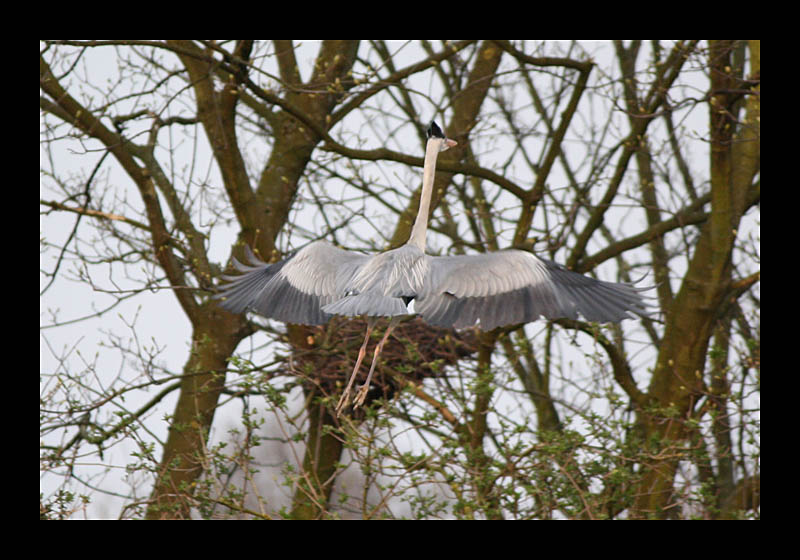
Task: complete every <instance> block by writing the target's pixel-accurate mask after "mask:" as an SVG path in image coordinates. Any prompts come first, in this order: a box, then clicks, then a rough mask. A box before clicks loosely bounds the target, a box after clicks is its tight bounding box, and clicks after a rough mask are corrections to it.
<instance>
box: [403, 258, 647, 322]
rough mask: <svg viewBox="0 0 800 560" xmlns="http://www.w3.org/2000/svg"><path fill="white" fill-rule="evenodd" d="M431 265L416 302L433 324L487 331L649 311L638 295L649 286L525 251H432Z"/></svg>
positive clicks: (605, 319)
mask: <svg viewBox="0 0 800 560" xmlns="http://www.w3.org/2000/svg"><path fill="white" fill-rule="evenodd" d="M429 270H430V273H429V274H430V276H429V278H428V280H427V281H426V282H425V289H424V290H423V292H422V293H421V294H420V295H419V297H418V298H417V301H416V302H415V304H416V311H417V313H419V314H420V315H422V317H423V319H425V321H426V322H428V323H430V324H432V325H437V326H444V327H455V328H463V327H471V326H473V325H475V324H476V323H477V324H478V326H479V327H480V328H481V330H484V331H488V330H491V329H493V328H495V327H501V326H505V325H514V324H519V323H527V322H529V321H534V320H536V319H538V318H540V317H544V318H546V319H557V318H569V319H577V318H578V316H579V315H580V316H582V317H583V318H584V319H586V320H588V321H597V322H608V321H613V322H618V321H620V320H622V319H624V318H626V317H630V316H631V314H632V313H635V314H638V315H647V314H648V309H647V305H646V304H645V303H644V301H643V299H642V296H641V295H640V292H641V291H643V290H645V289H648V288H636V287H634V286H632V285H630V284H618V283H614V282H603V281H601V280H595V279H594V278H589V277H588V276H583V275H582V274H578V273H575V272H571V271H569V270H567V269H566V268H564V267H563V266H561V265H558V264H556V263H554V262H552V261H548V260H545V259H540V258H538V257H536V256H534V255H532V254H531V253H527V252H525V251H516V250H509V251H500V252H497V253H484V254H480V255H465V256H452V257H430V269H429Z"/></svg>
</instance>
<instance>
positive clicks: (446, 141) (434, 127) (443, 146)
mask: <svg viewBox="0 0 800 560" xmlns="http://www.w3.org/2000/svg"><path fill="white" fill-rule="evenodd" d="M431 140H434V141H437V142H439V151H440V152H443V151H445V150H448V149H450V148H452V147H453V146H456V145H457V144H458V142H456V141H455V140H451V139H450V138H447V137H446V136H445V135H444V132H442V129H441V128H439V125H438V124H436V122H435V121H431V124H430V125H429V126H428V142H430V141H431Z"/></svg>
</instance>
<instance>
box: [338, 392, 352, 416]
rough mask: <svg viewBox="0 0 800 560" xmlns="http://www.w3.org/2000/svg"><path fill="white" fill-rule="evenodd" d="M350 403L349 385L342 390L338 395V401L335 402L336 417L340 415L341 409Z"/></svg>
mask: <svg viewBox="0 0 800 560" xmlns="http://www.w3.org/2000/svg"><path fill="white" fill-rule="evenodd" d="M349 403H350V387H348V388H347V389H345V390H344V392H343V393H342V396H341V397H339V402H338V403H337V404H336V417H337V418H338V417H339V416H341V415H342V411H343V410H344V409H345V408H347V405H348V404H349Z"/></svg>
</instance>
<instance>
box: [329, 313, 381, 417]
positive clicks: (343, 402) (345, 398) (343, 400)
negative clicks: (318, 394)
mask: <svg viewBox="0 0 800 560" xmlns="http://www.w3.org/2000/svg"><path fill="white" fill-rule="evenodd" d="M375 322H376V319H375V318H374V317H369V318H368V319H367V334H366V336H365V337H364V343H363V344H362V345H361V349H360V350H359V351H358V358H357V359H356V365H355V367H354V368H353V373H351V374H350V379H349V381H348V382H347V387H345V390H344V392H343V393H342V396H341V397H340V398H339V402H338V403H337V404H336V416H339V415H340V414H341V413H342V410H344V408H345V407H346V406H347V404H348V403H349V402H350V391H351V390H352V388H353V382H354V381H355V380H356V376H357V375H358V368H360V367H361V362H362V361H363V360H364V355H365V354H366V353H367V343H368V342H369V335H370V334H372V329H374V328H375Z"/></svg>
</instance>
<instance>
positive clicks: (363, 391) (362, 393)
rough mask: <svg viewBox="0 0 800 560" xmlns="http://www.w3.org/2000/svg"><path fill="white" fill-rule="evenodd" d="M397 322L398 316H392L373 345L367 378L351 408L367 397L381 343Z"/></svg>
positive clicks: (384, 342) (381, 348)
mask: <svg viewBox="0 0 800 560" xmlns="http://www.w3.org/2000/svg"><path fill="white" fill-rule="evenodd" d="M399 322H400V319H399V318H398V317H392V319H391V320H390V321H389V326H388V327H386V332H385V333H384V335H383V338H382V339H381V341H380V342H379V343H378V345H377V346H376V347H375V355H374V356H373V357H372V365H371V366H370V368H369V373H368V374H367V380H366V381H365V382H364V384H363V385H362V386H361V387H359V389H358V393H356V398H355V400H354V401H353V408H358V407H359V406H361V405H363V404H364V400H365V399H366V398H367V393H368V392H369V382H370V381H372V374H373V373H374V372H375V366H376V365H378V356H380V355H381V351H382V350H383V345H384V344H386V340H387V339H388V338H389V335H390V334H392V331H393V330H394V328H395V327H396V326H397V324H398V323H399Z"/></svg>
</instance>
